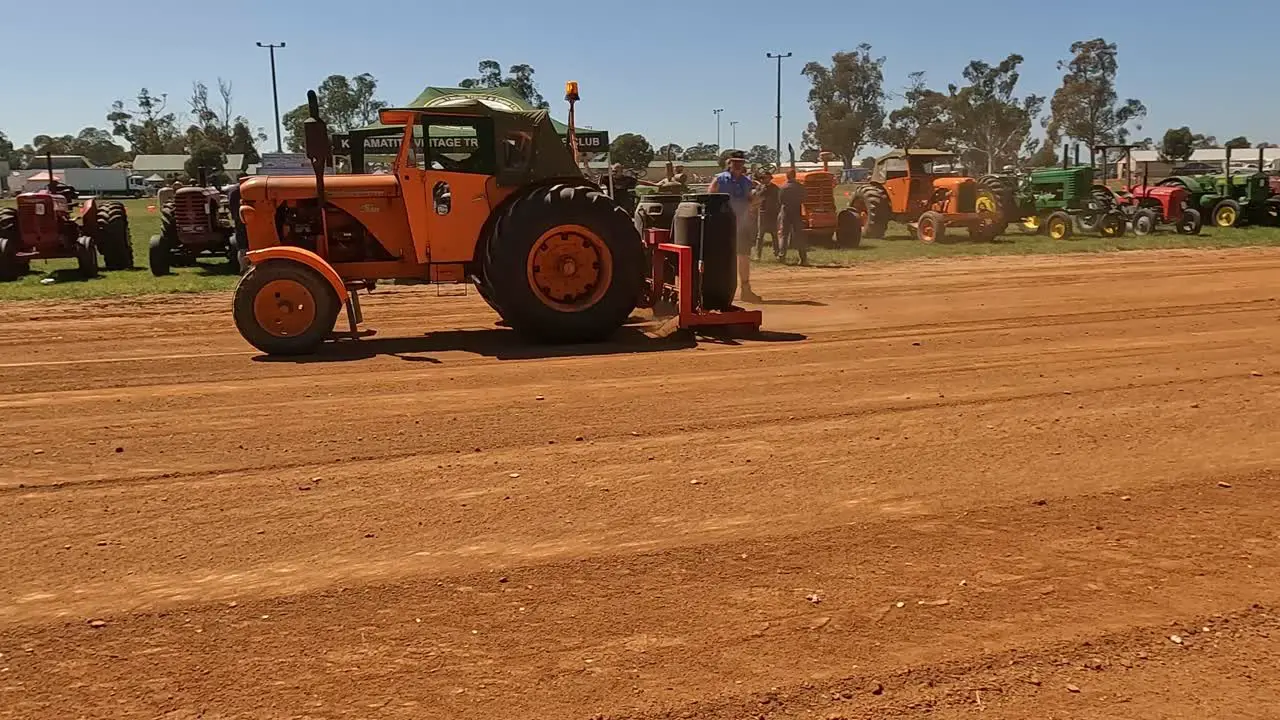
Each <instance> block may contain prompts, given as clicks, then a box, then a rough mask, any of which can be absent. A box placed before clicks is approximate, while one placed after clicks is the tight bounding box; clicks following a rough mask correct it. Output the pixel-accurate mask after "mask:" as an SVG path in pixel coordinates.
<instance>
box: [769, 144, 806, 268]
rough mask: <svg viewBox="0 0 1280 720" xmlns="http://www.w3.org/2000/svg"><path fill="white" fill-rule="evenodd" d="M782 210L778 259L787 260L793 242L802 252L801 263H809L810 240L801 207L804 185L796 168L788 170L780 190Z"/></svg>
mask: <svg viewBox="0 0 1280 720" xmlns="http://www.w3.org/2000/svg"><path fill="white" fill-rule="evenodd" d="M778 199H779V205H780V206H781V208H782V212H781V213H780V214H779V216H778V235H777V242H778V259H779V260H782V261H783V262H784V263H785V262H786V261H787V248H789V247H790V246H791V244H792V243H794V244H795V246H796V251H797V252H799V253H800V264H801V265H803V266H806V267H807V266H808V265H809V240H808V238H806V237H805V234H804V219H803V218H802V217H801V214H800V209H801V208H802V207H804V185H801V184H800V181H799V180H797V179H796V169H795V168H794V167H793V168H790V169H788V170H787V182H786V183H785V184H784V185H783V186H782V189H781V190H780V191H779V192H778Z"/></svg>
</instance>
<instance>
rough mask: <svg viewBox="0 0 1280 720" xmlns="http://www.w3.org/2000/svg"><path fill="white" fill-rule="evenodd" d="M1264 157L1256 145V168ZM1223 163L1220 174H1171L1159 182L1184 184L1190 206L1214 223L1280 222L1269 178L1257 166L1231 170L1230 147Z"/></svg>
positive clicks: (1279, 207)
mask: <svg viewBox="0 0 1280 720" xmlns="http://www.w3.org/2000/svg"><path fill="white" fill-rule="evenodd" d="M1264 160H1265V153H1264V151H1263V150H1262V149H1259V150H1258V167H1259V168H1262V167H1263V166H1264V163H1263V161H1264ZM1224 165H1225V169H1224V172H1223V174H1222V175H1175V176H1173V177H1168V178H1165V179H1164V180H1162V181H1160V185H1165V186H1173V187H1182V188H1184V189H1185V190H1186V191H1187V192H1188V193H1189V194H1190V196H1191V204H1192V206H1193V207H1195V208H1197V209H1198V210H1200V213H1201V215H1203V216H1206V217H1208V220H1209V222H1210V223H1211V224H1213V226H1214V227H1221V228H1227V227H1235V226H1236V225H1239V224H1242V223H1253V224H1256V225H1275V224H1280V197H1277V195H1276V193H1275V191H1274V190H1273V184H1272V179H1271V178H1270V177H1268V176H1267V175H1266V174H1265V173H1264V172H1262V171H1261V170H1260V169H1259V170H1255V171H1252V172H1233V171H1232V170H1231V148H1227V149H1226V161H1225V163H1224Z"/></svg>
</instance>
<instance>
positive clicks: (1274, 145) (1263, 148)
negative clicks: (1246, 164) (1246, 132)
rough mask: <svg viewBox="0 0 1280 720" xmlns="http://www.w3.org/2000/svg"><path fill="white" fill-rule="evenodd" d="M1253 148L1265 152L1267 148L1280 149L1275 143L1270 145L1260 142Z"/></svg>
mask: <svg viewBox="0 0 1280 720" xmlns="http://www.w3.org/2000/svg"><path fill="white" fill-rule="evenodd" d="M1253 147H1254V149H1255V150H1265V149H1266V148H1274V147H1280V145H1277V144H1275V143H1269V142H1260V143H1258V144H1257V145H1254V146H1253Z"/></svg>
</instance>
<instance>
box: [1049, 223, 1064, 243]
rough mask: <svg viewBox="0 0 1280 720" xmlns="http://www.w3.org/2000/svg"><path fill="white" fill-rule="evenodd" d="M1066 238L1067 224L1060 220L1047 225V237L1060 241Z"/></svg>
mask: <svg viewBox="0 0 1280 720" xmlns="http://www.w3.org/2000/svg"><path fill="white" fill-rule="evenodd" d="M1066 236H1067V224H1066V223H1065V222H1063V221H1062V220H1060V219H1057V220H1054V221H1053V222H1050V223H1049V237H1051V238H1053V239H1054V240H1061V239H1063V238H1065V237H1066Z"/></svg>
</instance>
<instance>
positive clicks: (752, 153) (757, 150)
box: [747, 145, 778, 167]
mask: <svg viewBox="0 0 1280 720" xmlns="http://www.w3.org/2000/svg"><path fill="white" fill-rule="evenodd" d="M747 162H749V163H751V164H752V165H760V166H764V165H768V166H772V167H777V165H778V151H777V150H776V149H774V148H771V147H769V146H768V145H752V146H751V149H750V150H748V151H747Z"/></svg>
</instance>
